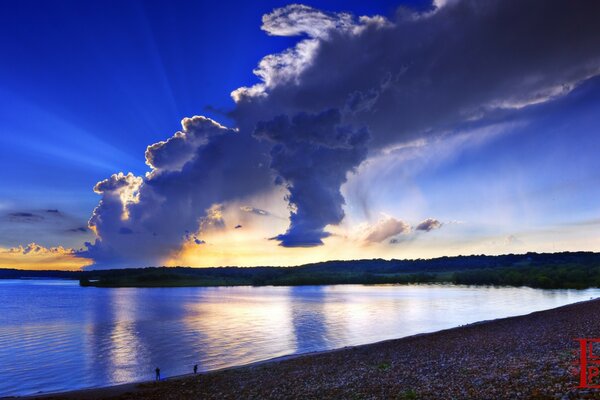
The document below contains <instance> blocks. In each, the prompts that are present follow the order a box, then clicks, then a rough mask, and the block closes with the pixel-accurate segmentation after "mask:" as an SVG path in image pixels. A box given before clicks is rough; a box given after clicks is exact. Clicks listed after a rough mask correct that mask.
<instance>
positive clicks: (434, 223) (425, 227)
mask: <svg viewBox="0 0 600 400" xmlns="http://www.w3.org/2000/svg"><path fill="white" fill-rule="evenodd" d="M441 227H442V223H441V222H440V221H438V220H437V219H434V218H427V219H426V220H425V221H423V222H421V223H420V224H419V225H417V227H416V228H415V229H416V230H417V231H423V232H429V231H432V230H434V229H440V228H441Z"/></svg>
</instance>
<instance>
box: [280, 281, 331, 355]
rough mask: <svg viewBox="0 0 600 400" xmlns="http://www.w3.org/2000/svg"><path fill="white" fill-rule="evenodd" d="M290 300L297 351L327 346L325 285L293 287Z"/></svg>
mask: <svg viewBox="0 0 600 400" xmlns="http://www.w3.org/2000/svg"><path fill="white" fill-rule="evenodd" d="M288 301H289V308H290V310H291V319H292V325H293V327H294V338H295V340H296V343H295V347H296V349H295V350H296V352H311V351H317V350H321V349H324V348H327V343H328V338H327V329H328V326H327V321H326V317H325V287H324V286H296V287H291V288H290V289H289V300H288Z"/></svg>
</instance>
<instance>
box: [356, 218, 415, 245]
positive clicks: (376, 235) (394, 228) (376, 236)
mask: <svg viewBox="0 0 600 400" xmlns="http://www.w3.org/2000/svg"><path fill="white" fill-rule="evenodd" d="M410 232H411V226H410V225H409V224H407V223H406V222H404V221H401V220H399V219H396V218H394V217H390V216H387V217H385V218H382V219H380V220H379V221H378V222H377V223H376V224H374V225H373V226H371V227H370V228H369V229H368V231H367V235H366V237H365V241H367V242H370V243H381V242H383V241H385V240H386V239H389V238H391V237H393V236H396V235H405V234H408V233H410Z"/></svg>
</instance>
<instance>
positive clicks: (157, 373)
mask: <svg viewBox="0 0 600 400" xmlns="http://www.w3.org/2000/svg"><path fill="white" fill-rule="evenodd" d="M154 371H155V372H156V380H157V381H160V368H158V367H156V369H155V370H154Z"/></svg>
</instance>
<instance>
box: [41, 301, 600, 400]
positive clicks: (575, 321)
mask: <svg viewBox="0 0 600 400" xmlns="http://www.w3.org/2000/svg"><path fill="white" fill-rule="evenodd" d="M594 337H600V300H591V301H586V302H581V303H576V304H571V305H568V306H564V307H560V308H556V309H553V310H548V311H541V312H536V313H532V314H529V315H525V316H520V317H511V318H504V319H498V320H494V321H486V322H480V323H476V324H471V325H467V326H462V327H458V328H454V329H448V330H444V331H440V332H435V333H431V334H422V335H417V336H411V337H407V338H402V339H397V340H390V341H385V342H380V343H375V344H370V345H364V346H358V347H351V348H344V349H340V350H334V351H329V352H323V353H318V354H309V355H304V356H298V357H292V358H288V359H283V360H275V361H271V362H266V363H260V364H255V365H251V366H245V367H239V368H232V369H228V370H222V371H215V372H210V373H205V374H199V375H196V376H186V377H180V378H175V379H169V380H166V381H163V382H159V383H141V384H129V385H122V386H115V387H111V388H103V389H95V390H86V391H76V392H70V393H65V394H60V395H53V396H46V397H44V399H46V400H49V399H67V398H69V399H74V398H102V399H108V398H111V399H191V398H196V399H587V398H594V399H600V391H596V390H581V389H577V385H578V383H579V382H578V376H577V375H575V374H574V373H573V372H574V370H575V369H576V368H577V366H576V365H573V363H574V362H576V361H577V360H578V356H579V355H578V350H579V348H578V343H577V342H576V341H575V340H574V339H575V338H594Z"/></svg>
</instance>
